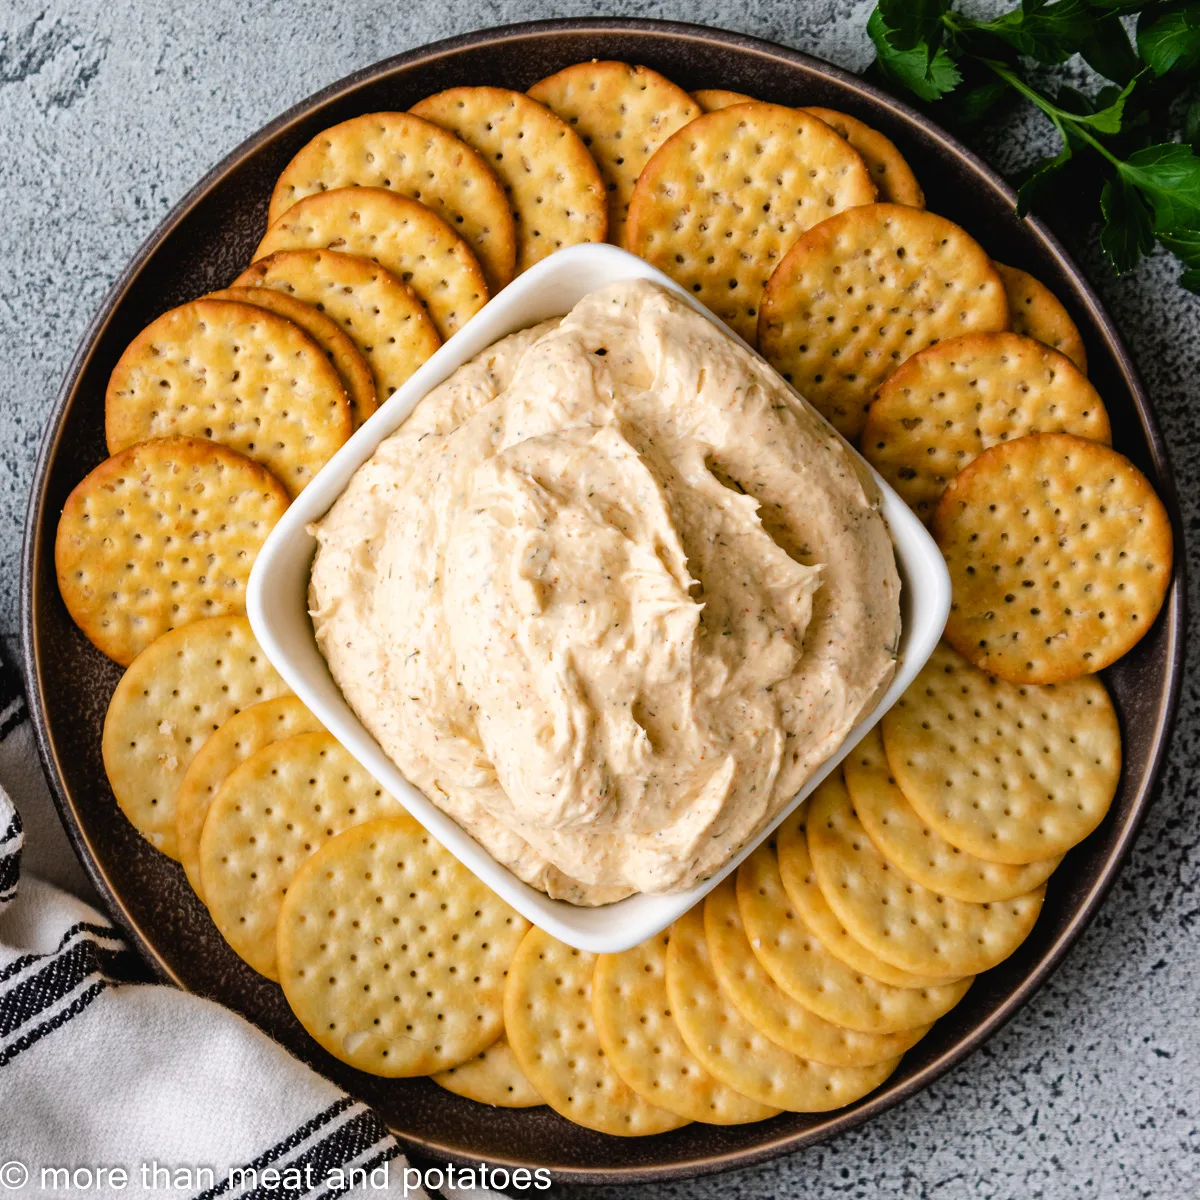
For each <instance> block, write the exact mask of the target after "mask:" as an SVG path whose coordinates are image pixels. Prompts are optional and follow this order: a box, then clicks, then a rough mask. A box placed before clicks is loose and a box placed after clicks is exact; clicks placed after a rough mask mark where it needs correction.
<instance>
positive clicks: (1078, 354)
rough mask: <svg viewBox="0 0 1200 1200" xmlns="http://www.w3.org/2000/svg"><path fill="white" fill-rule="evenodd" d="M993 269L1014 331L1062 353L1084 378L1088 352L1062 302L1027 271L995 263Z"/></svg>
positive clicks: (1081, 336)
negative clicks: (997, 274) (1006, 301)
mask: <svg viewBox="0 0 1200 1200" xmlns="http://www.w3.org/2000/svg"><path fill="white" fill-rule="evenodd" d="M992 266H994V267H995V268H996V271H997V272H998V273H999V275H1000V278H1001V279H1002V280H1004V290H1005V292H1006V293H1007V294H1008V309H1009V312H1010V313H1011V315H1012V327H1013V332H1014V333H1023V334H1025V336H1026V337H1031V338H1037V340H1038V341H1039V342H1044V343H1045V344H1046V345H1047V346H1050V347H1052V348H1053V349H1055V350H1057V351H1058V352H1059V354H1065V355H1066V356H1067V357H1068V358H1069V359H1070V360H1071V361H1072V362H1073V363H1074V364H1075V365H1076V366H1077V367H1078V368H1079V369H1080V370H1081V371H1082V372H1083V373H1084V374H1085V375H1086V374H1087V350H1086V349H1085V348H1084V345H1083V335H1082V334H1081V333H1080V332H1079V329H1078V327H1077V326H1076V324H1075V322H1074V321H1072V320H1071V314H1070V313H1068V312H1067V310H1066V308H1065V307H1064V306H1063V303H1062V301H1061V300H1059V298H1058V297H1057V296H1056V295H1055V294H1054V293H1053V292H1052V291H1051V290H1050V289H1049V288H1048V287H1047V286H1046V285H1045V284H1044V283H1042V282H1040V281H1039V280H1037V279H1034V277H1033V276H1032V275H1030V274H1029V273H1028V272H1027V271H1022V270H1020V269H1019V268H1017V267H1006V266H1005V265H1004V264H1003V263H998V262H993V263H992Z"/></svg>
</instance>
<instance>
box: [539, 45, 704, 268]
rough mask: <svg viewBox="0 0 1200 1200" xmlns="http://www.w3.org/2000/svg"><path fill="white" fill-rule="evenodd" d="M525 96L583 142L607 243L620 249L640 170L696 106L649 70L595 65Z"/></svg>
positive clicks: (549, 80)
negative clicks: (594, 173)
mask: <svg viewBox="0 0 1200 1200" xmlns="http://www.w3.org/2000/svg"><path fill="white" fill-rule="evenodd" d="M529 95H530V96H532V97H533V98H534V99H535V100H537V101H538V102H539V103H540V104H544V105H545V106H546V107H547V108H548V109H550V111H551V112H554V113H557V114H558V116H560V117H561V118H562V119H563V120H564V121H566V122H567V124H568V125H570V126H571V128H572V129H574V130H575V132H576V133H577V134H579V136H580V137H581V138H582V139H583V144H584V145H585V146H586V147H587V148H588V150H589V151H590V152H591V155H592V158H594V159H595V160H596V166H597V167H599V168H600V176H601V178H602V179H603V180H604V186H605V189H606V190H607V193H608V240H609V241H610V242H613V243H614V244H615V245H618V246H623V245H624V244H625V219H626V216H627V214H628V212H629V201H630V199H631V197H632V196H633V188H634V184H636V183H637V181H638V176H639V175H640V174H641V173H642V168H643V167H644V166H645V165H646V163H648V162H649V161H650V157H651V155H653V154H654V152H655V151H656V150H657V149H658V148H659V146H661V145H662V144H663V142H665V141H666V140H667V138H669V137H670V136H671V134H673V133H674V132H675V131H676V130H677V129H682V128H683V126H684V125H686V124H687V123H688V122H689V121H693V120H695V119H696V118H697V117H698V116H699V115H700V111H701V110H700V106H699V105H698V104H697V103H696V102H695V101H694V100H693V99H692V98H691V96H689V95H688V94H687V92H685V91H684V90H683V88H681V87H680V86H679V85H678V84H675V83H672V82H671V81H670V80H669V79H667V78H666V77H665V76H663V75H660V74H659V73H658V72H657V71H652V70H651V69H650V68H649V67H635V66H631V65H630V64H629V63H624V62H598V61H595V60H593V61H591V62H582V63H576V64H575V65H574V66H571V67H567V68H565V69H564V70H562V71H559V72H557V73H556V74H554V75H548V76H547V77H546V78H545V79H541V80H539V81H538V82H537V83H535V84H534V85H533V87H531V88H530V89H529Z"/></svg>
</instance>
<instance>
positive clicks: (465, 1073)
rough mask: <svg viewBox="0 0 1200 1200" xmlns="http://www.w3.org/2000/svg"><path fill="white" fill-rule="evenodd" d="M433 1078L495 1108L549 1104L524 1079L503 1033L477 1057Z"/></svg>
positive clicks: (467, 1097)
mask: <svg viewBox="0 0 1200 1200" xmlns="http://www.w3.org/2000/svg"><path fill="white" fill-rule="evenodd" d="M430 1079H432V1080H433V1082H434V1083H436V1084H437V1085H438V1087H442V1088H445V1089H446V1091H448V1092H453V1093H454V1094H455V1095H456V1096H464V1097H465V1098H466V1099H468V1100H474V1101H475V1102H476V1103H477V1104H490V1105H492V1107H493V1108H535V1107H536V1106H537V1105H539V1104H545V1103H546V1102H545V1101H544V1100H543V1099H542V1098H541V1096H539V1095H538V1093H537V1090H536V1089H535V1088H534V1086H533V1084H532V1083H530V1082H529V1080H528V1079H526V1078H525V1073H524V1072H523V1071H522V1070H521V1064H520V1063H518V1062H517V1056H516V1055H515V1054H514V1053H513V1052H512V1047H511V1046H510V1045H509V1044H508V1038H507V1037H503V1036H501V1037H500V1038H498V1039H497V1040H496V1041H494V1042H493V1043H492V1044H491V1045H490V1046H487V1047H485V1048H484V1049H483V1050H480V1052H479V1053H478V1054H477V1055H476V1056H475V1057H474V1058H471V1059H468V1060H467V1061H466V1062H465V1063H459V1065H458V1066H457V1067H450V1068H449V1069H448V1070H445V1071H439V1072H438V1073H437V1074H436V1075H431V1076H430Z"/></svg>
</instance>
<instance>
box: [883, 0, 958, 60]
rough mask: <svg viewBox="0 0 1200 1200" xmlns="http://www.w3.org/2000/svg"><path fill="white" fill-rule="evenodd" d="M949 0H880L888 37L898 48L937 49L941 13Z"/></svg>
mask: <svg viewBox="0 0 1200 1200" xmlns="http://www.w3.org/2000/svg"><path fill="white" fill-rule="evenodd" d="M949 7H950V3H949V0H879V16H880V18H881V19H882V20H883V23H884V24H885V25H886V26H887V29H888V40H889V41H890V42H891V44H892V45H893V46H894V47H895V48H896V49H897V50H916V49H918V48H919V47H921V46H924V47H926V48H927V49H926V59H927V60H928V58H929V57H930V53H929V52H930V50H933V49H936V48H937V46H939V45H940V44H941V40H942V14H943V13H944V12H945V11H946V10H947V9H948V8H949Z"/></svg>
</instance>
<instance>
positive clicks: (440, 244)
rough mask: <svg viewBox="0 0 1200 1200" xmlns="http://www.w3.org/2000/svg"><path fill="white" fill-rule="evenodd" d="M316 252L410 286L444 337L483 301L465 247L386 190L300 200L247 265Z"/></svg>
mask: <svg viewBox="0 0 1200 1200" xmlns="http://www.w3.org/2000/svg"><path fill="white" fill-rule="evenodd" d="M321 249H326V250H339V251H345V252H346V253H347V254H358V255H361V256H362V257H364V258H369V259H371V260H372V261H374V262H377V263H378V264H379V265H380V266H381V267H383V268H384V269H385V270H387V271H390V272H391V273H392V274H393V275H395V276H396V277H397V278H398V279H400V280H402V281H403V282H404V283H407V284H409V285H410V286H411V287H412V289H413V291H414V292H415V293H416V294H417V296H418V298H419V299H420V300H421V303H422V304H424V305H425V307H426V309H428V311H429V315H430V316H431V317H432V318H433V323H434V326H435V328H436V329H437V331H438V335H439V336H440V337H441V338H443V339H445V338H448V337H450V336H451V335H452V334H454V333H456V332H457V331H458V330H459V329H461V328H462V327H463V325H465V324H466V323H467V321H469V320H470V319H471V318H472V317H473V316H474V315H475V314H476V313H477V312H478V311H479V310H480V309H481V308H482V307H483V306H484V305H485V304H486V303H487V300H488V294H489V293H488V286H487V282H486V281H485V279H484V277H483V270H482V268H481V267H480V265H479V260H478V259H477V258H476V257H475V255H474V254H473V253H472V252H471V248H470V246H468V245H467V243H466V242H465V241H464V240H463V239H462V238H461V237H459V235H458V234H457V233H456V232H455V231H454V230H453V229H452V228H451V227H450V226H449V225H447V224H446V222H445V221H443V220H442V218H441V217H439V216H438V215H437V213H435V212H434V211H433V209H431V208H426V207H425V205H423V204H422V203H421V202H420V201H419V200H410V199H409V198H408V197H407V196H401V195H400V194H399V193H397V192H390V191H388V190H387V188H374V187H352V188H335V189H334V190H333V191H331V192H318V193H317V194H316V195H315V196H306V197H305V198H304V199H303V200H300V201H297V203H295V204H294V205H292V207H291V208H289V209H288V210H287V212H285V213H284V214H283V216H281V217H280V218H279V220H277V221H276V222H275V224H274V225H272V226H271V227H270V228H269V229H268V230H267V232H266V235H265V236H264V237H263V240H262V241H261V242H259V244H258V249H257V250H255V251H254V259H255V261H257V260H258V259H260V258H266V257H267V256H268V255H271V254H275V253H276V252H277V251H280V250H321Z"/></svg>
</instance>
